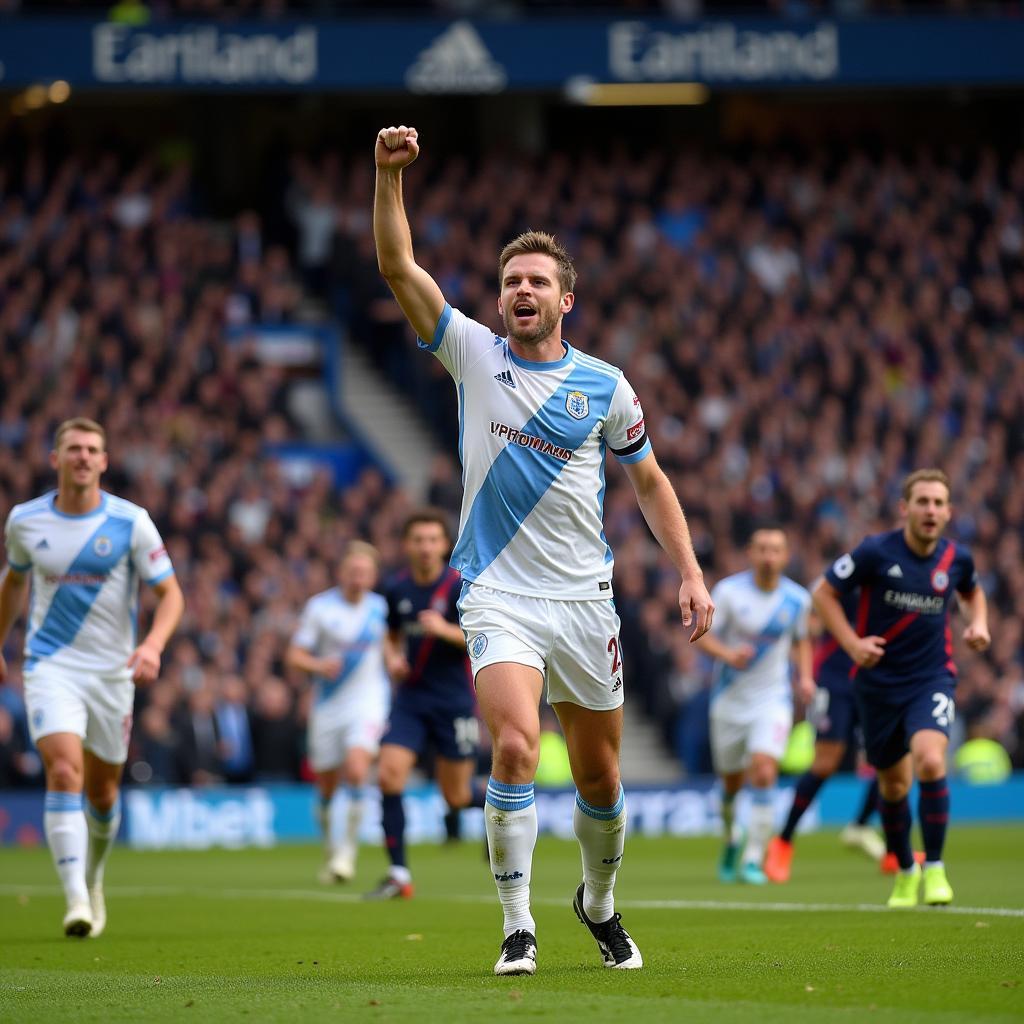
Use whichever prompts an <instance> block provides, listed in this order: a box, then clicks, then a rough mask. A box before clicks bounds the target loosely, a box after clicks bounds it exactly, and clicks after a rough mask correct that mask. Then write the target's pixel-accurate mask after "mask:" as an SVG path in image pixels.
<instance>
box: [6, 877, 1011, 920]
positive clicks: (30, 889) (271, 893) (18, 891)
mask: <svg viewBox="0 0 1024 1024" xmlns="http://www.w3.org/2000/svg"><path fill="white" fill-rule="evenodd" d="M106 892H107V895H108V896H126V897H137V896H191V897H196V898H206V899H214V900H216V899H221V900H251V899H254V898H255V899H269V900H298V901H303V902H312V903H361V902H362V899H363V897H362V894H361V893H354V892H331V891H330V890H326V891H325V890H317V889H201V888H200V889H197V888H190V887H186V886H176V885H120V886H119V885H114V886H107V887H106ZM0 895H4V896H21V895H25V896H56V895H58V889H57V886H56V885H18V884H16V883H12V882H2V883H0ZM416 901H417V902H418V903H479V904H490V903H493V902H494V901H495V897H494V896H483V895H466V894H464V893H455V894H452V893H449V894H447V895H437V896H425V895H421V894H417V896H416ZM532 902H533V903H534V904H539V905H541V906H546V907H560V906H562V905H563V904H564V903H565V902H566V901H565V900H564V899H557V898H555V897H539V898H535V899H534V900H533V901H532ZM615 905H616V907H618V908H619V909H621V910H754V911H772V912H776V913H787V912H789V913H844V912H845V913H858V914H893V913H897V914H899V913H907V911H893V910H890V909H889V908H888V907H886V906H885V905H884V904H881V903H759V902H754V901H752V900H751V901H742V900H617V901H616V903H615ZM912 912H913V913H922V914H936V915H942V916H945V915H947V914H959V915H962V916H965V917H978V916H982V917H1024V907H961V906H951V907H915V908H913V911H912Z"/></svg>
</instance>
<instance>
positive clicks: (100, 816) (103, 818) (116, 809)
mask: <svg viewBox="0 0 1024 1024" xmlns="http://www.w3.org/2000/svg"><path fill="white" fill-rule="evenodd" d="M85 813H86V814H88V815H89V817H90V818H92V819H93V821H98V822H99V823H100V824H101V825H105V824H106V823H107V822H108V821H113V820H114V818H115V816H116V815H118V814H120V813H121V798H120V797H118V798H117V799H116V800H115V801H114V804H113V806H112V807H111V808H110V810H109V811H98V810H96V808H95V807H93V805H92V803H91V802H90V801H88V800H87V801H86V802H85Z"/></svg>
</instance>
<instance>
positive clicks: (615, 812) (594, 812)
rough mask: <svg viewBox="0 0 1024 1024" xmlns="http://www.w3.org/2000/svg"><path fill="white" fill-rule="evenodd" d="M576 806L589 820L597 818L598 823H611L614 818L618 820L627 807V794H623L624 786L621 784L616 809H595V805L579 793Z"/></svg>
mask: <svg viewBox="0 0 1024 1024" xmlns="http://www.w3.org/2000/svg"><path fill="white" fill-rule="evenodd" d="M576 806H577V807H578V808H579V809H580V810H581V811H582V812H583V813H584V814H585V815H586V816H587V817H588V818H596V819H597V820H598V821H611V820H612V818H617V817H618V816H619V815H620V814H621V813H622V810H623V808H624V807H625V806H626V794H625V793H624V792H623V790H622V785H621V784H620V785H619V799H618V800H616V801H615V806H614V807H594V806H593V804H588V803H587V801H586V800H584V799H583V797H581V796H580V795H579V793H577V794H576Z"/></svg>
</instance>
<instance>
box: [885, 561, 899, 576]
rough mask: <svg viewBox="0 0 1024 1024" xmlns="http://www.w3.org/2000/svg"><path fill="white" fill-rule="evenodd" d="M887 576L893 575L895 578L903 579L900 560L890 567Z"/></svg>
mask: <svg viewBox="0 0 1024 1024" xmlns="http://www.w3.org/2000/svg"><path fill="white" fill-rule="evenodd" d="M885 575H886V576H892V577H894V578H895V579H898V580H901V579H903V570H902V569H901V568H900V565H899V562H897V563H896V564H895V565H892V566H890V567H889V571H888V572H887V573H886V574H885Z"/></svg>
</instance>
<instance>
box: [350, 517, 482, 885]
mask: <svg viewBox="0 0 1024 1024" xmlns="http://www.w3.org/2000/svg"><path fill="white" fill-rule="evenodd" d="M402 539H403V543H404V546H405V554H406V558H407V559H408V563H409V568H408V569H407V570H406V571H404V572H402V573H400V574H399V575H398V577H397V578H396V579H395V580H393V581H392V583H391V584H390V586H389V587H388V588H387V590H386V594H385V596H386V598H387V602H388V638H389V643H388V653H387V665H388V671H389V673H390V675H391V677H392V679H393V680H394V681H395V683H396V684H397V688H396V690H395V695H394V699H393V702H392V706H391V720H390V722H389V724H388V731H387V733H386V734H385V736H384V739H383V742H382V744H381V751H380V767H379V783H380V790H381V812H382V818H383V825H384V841H385V845H386V847H387V851H388V857H389V858H390V860H391V867H390V870H389V871H388V874H387V877H386V878H384V880H383V881H382V882H381V883H380V885H379V886H377V888H376V889H374V890H373V892H370V893H367V898H368V899H403V898H404V899H408V898H410V897H411V896H412V894H413V886H412V874H411V872H410V871H409V868H408V865H407V864H406V861H405V811H404V809H403V807H402V792H403V791H404V789H405V786H406V782H407V781H408V778H409V773H410V772H411V771H412V769H413V766H414V765H415V764H416V758H417V756H418V755H420V754H422V753H423V752H424V750H425V749H426V747H427V745H428V744H430V745H432V746H433V748H434V750H435V752H436V761H435V769H436V774H437V782H438V786H439V787H440V789H441V795H442V796H443V797H444V799H445V801H446V802H447V804H448V806H449V807H450V808H452V809H454V810H457V809H458V808H461V807H470V806H475V807H483V805H484V793H483V791H482V789H481V790H480V791H479V792H474V789H473V786H472V777H473V767H474V765H475V763H476V752H477V744H478V741H479V728H480V725H479V722H478V720H477V717H476V700H475V697H474V695H473V685H472V680H471V677H470V672H469V662H468V659H467V657H466V638H465V636H464V634H463V632H462V630H461V628H460V627H459V624H458V623H459V612H458V607H457V601H458V599H459V595H460V594H461V592H462V577H461V576H460V574H459V572H458V571H457V570H456V569H452V568H450V567H449V566H448V564H447V556H448V552H449V551H450V549H451V536H450V534H449V532H448V523H447V520H446V519H445V517H444V514H443V513H441V512H438V511H435V510H432V509H425V510H423V511H421V512H416V513H414V514H413V515H411V516H410V517H409V518H408V519H407V520H406V522H405V526H404V528H403V530H402Z"/></svg>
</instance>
